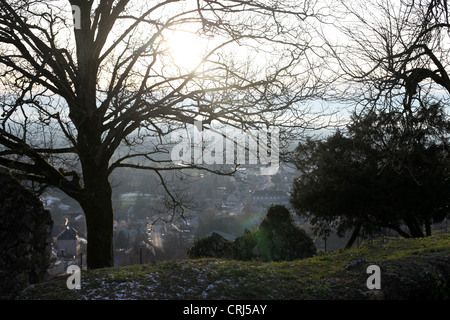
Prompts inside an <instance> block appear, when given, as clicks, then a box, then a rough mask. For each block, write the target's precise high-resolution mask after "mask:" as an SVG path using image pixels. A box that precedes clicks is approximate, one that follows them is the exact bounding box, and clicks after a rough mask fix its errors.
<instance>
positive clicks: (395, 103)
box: [323, 0, 450, 112]
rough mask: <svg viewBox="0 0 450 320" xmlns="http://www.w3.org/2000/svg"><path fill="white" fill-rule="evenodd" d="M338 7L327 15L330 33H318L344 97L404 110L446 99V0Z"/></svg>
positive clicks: (449, 26) (449, 82)
mask: <svg viewBox="0 0 450 320" xmlns="http://www.w3.org/2000/svg"><path fill="white" fill-rule="evenodd" d="M337 8H338V9H336V10H335V12H334V13H333V16H334V18H331V17H328V18H329V19H328V22H329V23H330V25H332V26H333V28H334V31H335V32H334V33H333V34H332V35H330V34H325V33H324V34H323V38H324V39H326V41H327V42H328V44H329V54H330V56H331V57H332V58H330V59H329V61H333V62H334V63H335V64H334V70H336V71H337V72H338V73H339V74H340V76H341V79H342V80H343V82H342V87H341V88H346V89H347V90H348V91H347V92H346V93H349V94H348V95H346V96H345V97H346V98H348V97H349V96H351V97H353V98H354V101H356V102H358V103H361V104H363V106H368V107H370V108H375V107H378V108H379V107H383V108H390V109H392V108H400V109H403V110H404V111H405V112H411V108H415V107H423V105H424V103H425V104H426V103H428V102H429V101H430V100H432V99H434V100H435V101H436V100H437V101H439V100H442V99H443V101H445V100H446V99H448V97H449V94H450V78H449V64H450V60H449V53H450V52H449V50H450V46H449V43H450V42H449V36H450V22H449V15H448V11H449V7H448V3H447V1H445V0H444V1H442V0H420V1H410V0H402V1H391V0H383V1H376V2H366V1H346V0H342V1H340V2H339V5H338V6H337ZM326 30H329V29H326ZM333 62H330V63H333ZM349 88H351V89H349Z"/></svg>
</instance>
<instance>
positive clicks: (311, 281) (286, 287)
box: [19, 233, 450, 300]
mask: <svg viewBox="0 0 450 320" xmlns="http://www.w3.org/2000/svg"><path fill="white" fill-rule="evenodd" d="M373 264H375V265H378V266H379V267H380V269H381V290H369V289H368V288H367V286H366V281H367V278H368V277H369V276H370V274H368V273H367V267H368V266H369V265H373ZM66 279H67V276H64V277H59V278H55V279H52V280H50V281H48V282H46V283H42V284H39V285H36V286H34V287H33V288H30V289H28V290H26V291H24V292H23V293H22V295H21V296H20V297H19V299H33V300H34V299H75V300H85V299H87V300H97V299H102V300H104V299H133V300H135V299H152V300H175V299H182V300H184V299H192V300H197V299H207V300H210V299H211V300H219V299H220V300H226V299H232V300H251V299H258V300H271V299H274V300H291V299H294V300H320V299H328V300H330V299H332V300H342V299H344V300H355V299H449V298H450V292H449V289H450V234H449V233H445V234H439V235H435V236H432V237H428V238H424V239H402V238H389V239H385V241H383V242H381V241H375V242H373V243H372V244H370V243H365V244H363V245H362V246H361V247H360V248H358V249H352V250H344V251H333V252H329V253H322V254H319V255H317V256H315V257H313V258H309V259H305V260H296V261H286V262H270V263H264V262H254V261H252V262H243V261H234V260H218V259H197V260H186V261H170V262H163V263H158V264H155V265H134V266H129V267H120V268H107V269H100V270H92V271H82V273H81V289H79V290H69V289H68V288H67V286H66Z"/></svg>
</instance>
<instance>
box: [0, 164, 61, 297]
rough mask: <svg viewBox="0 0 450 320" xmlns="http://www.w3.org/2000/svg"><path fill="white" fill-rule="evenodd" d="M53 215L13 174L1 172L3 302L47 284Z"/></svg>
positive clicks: (0, 292) (0, 274) (0, 284)
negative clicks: (37, 284) (35, 286)
mask: <svg viewBox="0 0 450 320" xmlns="http://www.w3.org/2000/svg"><path fill="white" fill-rule="evenodd" d="M52 226H53V221H52V218H51V215H50V212H49V211H47V210H44V208H43V205H42V203H41V201H40V200H39V199H38V198H37V197H35V196H34V195H33V194H32V193H31V192H30V191H29V190H27V189H25V188H24V187H23V186H22V185H21V184H20V183H19V182H18V181H17V180H15V179H14V178H12V177H11V176H10V175H9V174H5V173H2V172H0V255H1V258H0V299H13V298H14V297H15V296H16V295H17V294H18V293H20V292H21V291H22V290H23V289H25V288H26V287H28V286H29V285H30V284H34V283H38V282H41V281H44V280H45V277H46V271H47V268H48V266H49V260H50V254H51V229H52Z"/></svg>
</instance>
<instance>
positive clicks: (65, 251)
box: [56, 225, 78, 257]
mask: <svg viewBox="0 0 450 320" xmlns="http://www.w3.org/2000/svg"><path fill="white" fill-rule="evenodd" d="M56 241H57V242H56V246H57V249H58V250H57V253H58V256H63V257H75V256H76V255H77V254H78V232H77V230H75V229H74V228H71V227H69V226H68V225H67V226H66V228H65V230H63V231H62V232H61V233H60V234H59V235H58V237H57V240H56Z"/></svg>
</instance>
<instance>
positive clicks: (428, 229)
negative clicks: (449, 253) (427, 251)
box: [425, 219, 431, 237]
mask: <svg viewBox="0 0 450 320" xmlns="http://www.w3.org/2000/svg"><path fill="white" fill-rule="evenodd" d="M425 231H426V236H427V237H429V236H431V223H430V220H429V219H425Z"/></svg>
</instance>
